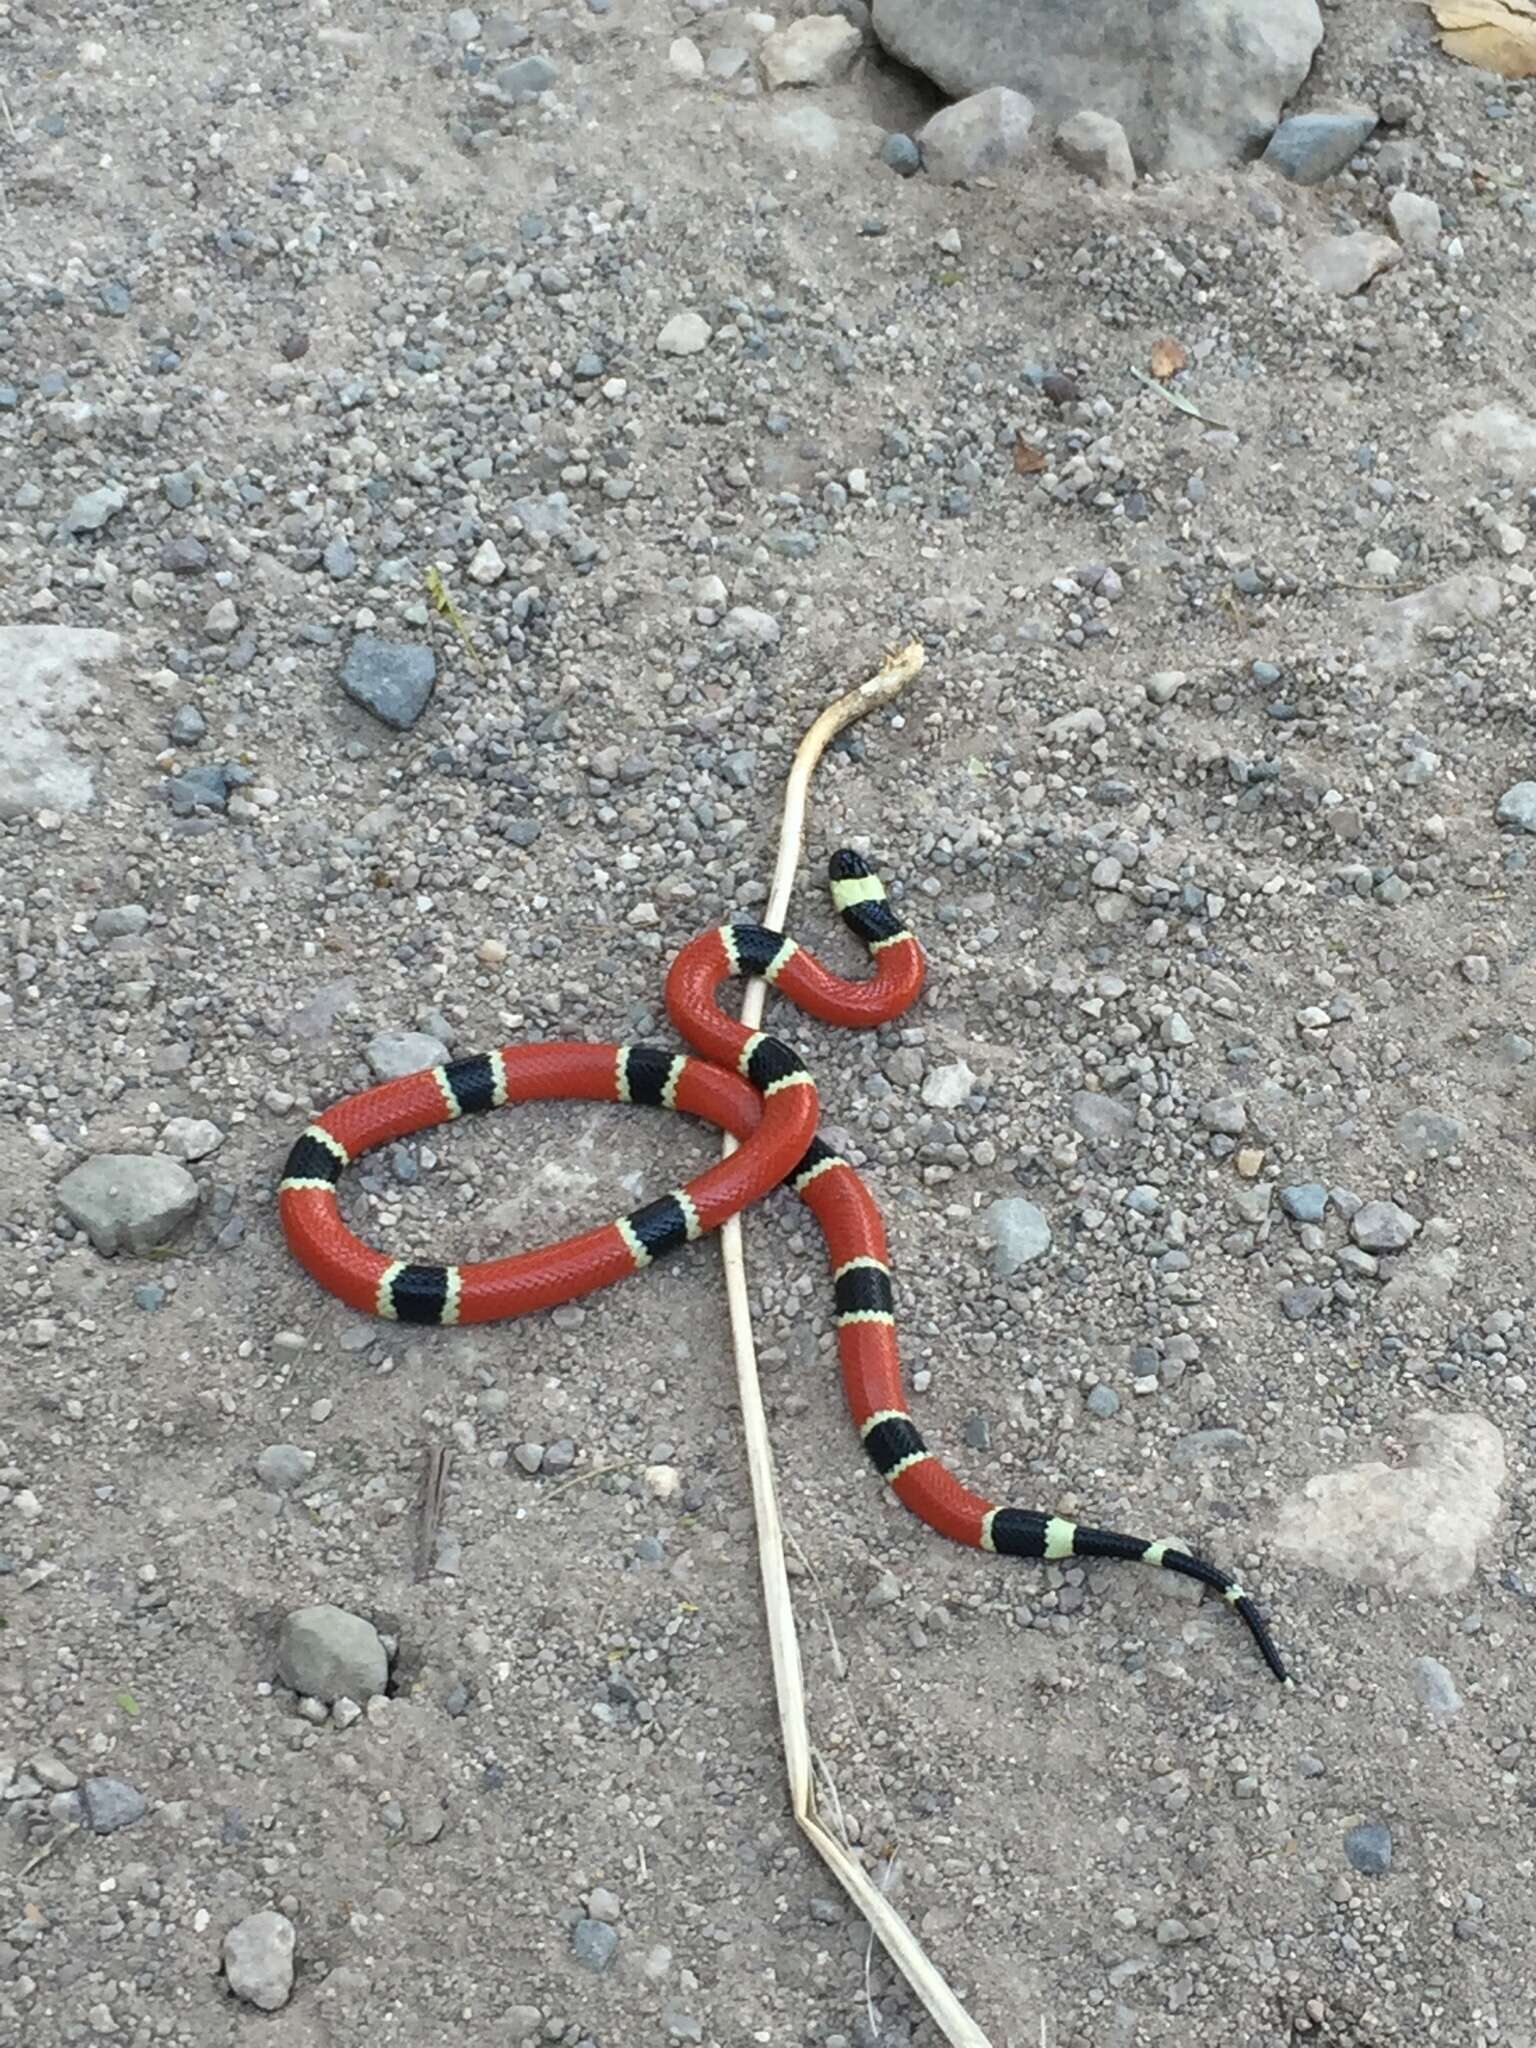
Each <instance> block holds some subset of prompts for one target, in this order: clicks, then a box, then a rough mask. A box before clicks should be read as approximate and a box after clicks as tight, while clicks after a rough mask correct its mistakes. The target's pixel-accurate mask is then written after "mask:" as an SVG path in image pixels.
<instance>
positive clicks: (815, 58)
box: [760, 14, 864, 87]
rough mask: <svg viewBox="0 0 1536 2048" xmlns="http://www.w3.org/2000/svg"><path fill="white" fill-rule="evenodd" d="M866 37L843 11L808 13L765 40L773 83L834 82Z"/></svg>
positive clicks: (765, 63)
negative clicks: (839, 12) (841, 12)
mask: <svg viewBox="0 0 1536 2048" xmlns="http://www.w3.org/2000/svg"><path fill="white" fill-rule="evenodd" d="M863 40H864V39H863V37H862V36H861V35H860V34H859V32H858V30H857V29H856V28H855V27H854V25H853V23H852V22H851V21H846V20H845V19H844V18H843V16H842V15H840V14H807V15H804V16H802V18H801V19H800V20H799V21H792V22H791V23H790V24H789V26H788V27H787V28H781V29H778V30H777V31H776V32H775V33H774V34H773V35H771V36H766V37H765V38H764V40H763V47H762V51H761V53H760V54H761V57H762V64H763V76H764V77H765V78H766V79H767V81H768V83H769V85H770V86H775V87H777V86H785V85H832V84H834V83H835V82H836V81H837V80H838V79H839V78H842V77H844V76H845V75H846V73H847V72H848V71H849V70H850V68H851V67H852V64H853V60H854V58H855V57H857V56H858V54H859V50H860V47H861V46H862V43H863Z"/></svg>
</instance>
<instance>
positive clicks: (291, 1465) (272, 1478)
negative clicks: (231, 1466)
mask: <svg viewBox="0 0 1536 2048" xmlns="http://www.w3.org/2000/svg"><path fill="white" fill-rule="evenodd" d="M314 1469H315V1454H314V1452H313V1451H301V1450H300V1449H299V1447H298V1445H297V1444H268V1445H267V1448H266V1449H265V1450H264V1451H263V1452H261V1454H260V1456H259V1457H258V1458H257V1460H256V1477H257V1478H258V1479H259V1480H260V1481H261V1483H262V1485H263V1486H265V1487H267V1488H268V1489H269V1490H270V1491H271V1492H273V1493H291V1492H292V1491H293V1489H294V1487H296V1486H302V1485H303V1483H304V1481H305V1480H306V1479H307V1478H308V1477H309V1475H310V1473H311V1472H313V1470H314Z"/></svg>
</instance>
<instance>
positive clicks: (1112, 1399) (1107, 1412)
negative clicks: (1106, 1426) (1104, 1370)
mask: <svg viewBox="0 0 1536 2048" xmlns="http://www.w3.org/2000/svg"><path fill="white" fill-rule="evenodd" d="M1087 1407H1088V1413H1089V1414H1090V1415H1097V1417H1098V1418H1099V1420H1100V1422H1108V1420H1109V1418H1110V1417H1111V1416H1112V1415H1118V1414H1119V1413H1120V1396H1119V1395H1118V1394H1117V1393H1116V1392H1115V1390H1114V1388H1113V1387H1111V1386H1107V1385H1106V1384H1105V1382H1104V1381H1103V1380H1100V1381H1099V1383H1098V1385H1097V1386H1096V1387H1091V1388H1090V1389H1089V1391H1088V1402H1087Z"/></svg>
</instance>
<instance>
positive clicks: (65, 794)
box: [0, 626, 123, 820]
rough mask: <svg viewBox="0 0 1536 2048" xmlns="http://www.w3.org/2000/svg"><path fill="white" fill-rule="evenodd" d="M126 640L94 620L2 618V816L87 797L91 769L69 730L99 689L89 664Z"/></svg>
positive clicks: (76, 804) (82, 804)
mask: <svg viewBox="0 0 1536 2048" xmlns="http://www.w3.org/2000/svg"><path fill="white" fill-rule="evenodd" d="M122 648H123V643H122V640H121V638H120V637H119V635H118V634H116V633H106V632H102V631H100V630H98V629H97V628H96V627H93V626H0V731H3V732H4V734H5V745H4V747H3V748H0V820H8V819H11V818H23V817H29V816H32V815H33V814H35V813H36V812H38V811H83V810H85V809H86V807H87V806H88V805H89V803H90V802H91V799H92V797H93V795H94V794H95V789H94V783H93V780H92V776H91V770H90V768H89V767H88V766H87V764H86V762H85V761H84V760H82V759H80V758H79V757H78V756H77V755H75V754H74V753H73V752H72V751H71V749H70V745H69V737H68V735H69V732H70V729H71V727H72V726H73V725H74V723H75V721H76V719H77V718H78V717H79V715H80V713H81V712H82V711H83V710H85V708H86V707H87V705H89V704H92V703H94V702H95V701H96V700H97V699H98V698H99V697H100V696H101V684H100V682H99V680H98V679H97V678H96V677H95V676H93V675H89V674H87V670H90V669H96V668H99V667H101V666H102V665H103V664H105V663H107V662H110V661H113V660H115V659H116V658H117V656H118V655H119V654H121V652H122Z"/></svg>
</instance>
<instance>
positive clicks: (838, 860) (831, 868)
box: [827, 846, 874, 882]
mask: <svg viewBox="0 0 1536 2048" xmlns="http://www.w3.org/2000/svg"><path fill="white" fill-rule="evenodd" d="M873 872H874V871H873V869H872V868H871V867H870V865H869V862H868V861H867V860H866V859H865V858H864V856H863V854H862V853H855V852H854V850H853V848H852V847H851V846H840V847H839V848H838V850H837V852H836V853H834V854H833V856H832V858H831V859H830V860H829V861H828V862H827V879H828V881H832V882H847V881H851V880H852V879H853V877H854V876H856V875H868V874H872V873H873Z"/></svg>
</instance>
